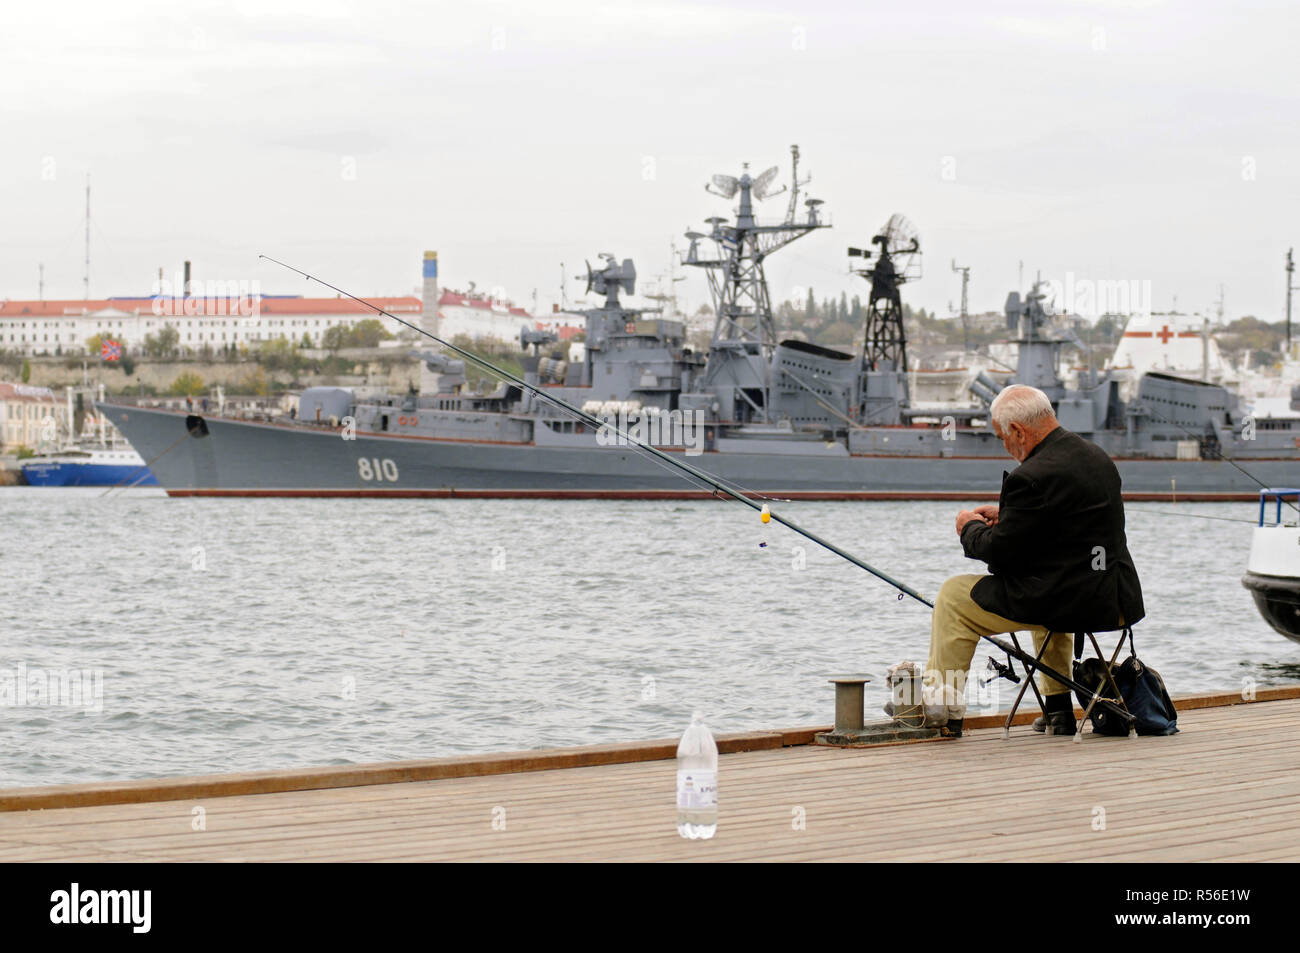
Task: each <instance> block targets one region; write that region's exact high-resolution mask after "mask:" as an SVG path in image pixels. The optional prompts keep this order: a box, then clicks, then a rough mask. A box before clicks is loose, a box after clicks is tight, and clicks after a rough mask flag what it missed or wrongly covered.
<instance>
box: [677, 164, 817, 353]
mask: <svg viewBox="0 0 1300 953" xmlns="http://www.w3.org/2000/svg"><path fill="white" fill-rule="evenodd" d="M790 154H791V179H790V185H789V186H782V187H781V188H780V189H776V190H775V191H773V189H772V185H773V183H774V182H775V180H776V176H777V172H778V167H777V166H772V168H770V169H768V170H767V171H766V172H764V173H763V174H762V175H759V176H757V177H753V176H751V175H750V174H749V172H748V169H749V163H745V164H744V170H742V172H741V174H740V176H739V177H737V176H731V175H715V176H714V177H713V180H712V182H711V184H710V185H706V186H705V187H704V188H705V191H707V192H710V193H711V194H713V195H717V196H719V197H721V198H724V199H730V198H733V197H734V196H735V195H736V194H737V193H739V195H740V205H739V206H738V207H737V210H736V220H735V223H734V224H729V223H728V222H727V220H726V219H725V218H723V217H721V216H714V217H713V218H710V219H707V221H708V223H709V225H710V226H711V229H710V231H709V232H708V233H702V232H694V231H692V232H687V233H686V237H687V238H689V239H690V241H691V245H690V248H689V250H688V251H687V253H686V258H685V262H684V263H685V264H687V265H693V266H694V267H697V268H704V269H705V270H706V271H707V272H708V276H709V291H710V293H711V295H712V297H713V302H714V315H715V317H714V324H713V348H714V349H715V350H716V349H718V348H719V347H722V348H729V349H730V348H736V347H737V346H740V347H742V348H743V350H744V351H745V352H746V353H748V354H762V355H763V356H764V357H770V356H771V354H772V351H773V349H774V348H775V347H776V324H775V322H774V320H773V318H772V302H771V299H770V297H769V296H768V290H767V278H766V276H765V275H764V272H763V261H764V259H766V258H767V256H768V255H771V254H772V253H773V252H775V251H777V250H778V249H781V248H784V247H785V246H786V245H788V244H790V243H791V242H792V241H795V240H796V239H798V238H802V237H803V236H804V235H807V234H808V233H809V232H811V231H813V230H814V229H817V228H826V227H828V226H827V225H825V224H823V223H822V222H821V220H820V209H819V207H820V206H821V204H822V202H821V200H820V199H806V200H805V201H804V205H805V207H806V208H807V217H806V219H805V220H804V221H802V222H800V221H796V216H797V214H798V211H799V192H800V187H801V186H803V185H806V184H807V183H808V181H809V179H808V178H804V179H800V178H799V147H798V146H797V145H794V146H791V147H790ZM787 188H788V189H789V191H790V202H789V206H788V208H787V210H786V215H785V220H784V221H782V222H780V223H778V224H776V225H760V224H758V221H757V220H756V219H755V218H754V200H758V201H762V200H764V199H768V198H772V197H773V196H776V195H780V194H781V193H783V192H785V191H786V190H787ZM701 239H708V240H710V241H712V242H713V243H714V248H715V254H714V257H712V258H702V257H700V251H699V243H700V240H701Z"/></svg>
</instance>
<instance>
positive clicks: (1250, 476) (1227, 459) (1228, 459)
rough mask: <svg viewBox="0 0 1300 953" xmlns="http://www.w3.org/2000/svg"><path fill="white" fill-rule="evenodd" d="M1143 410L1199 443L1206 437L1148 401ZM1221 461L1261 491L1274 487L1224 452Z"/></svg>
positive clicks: (1293, 504)
mask: <svg viewBox="0 0 1300 953" xmlns="http://www.w3.org/2000/svg"><path fill="white" fill-rule="evenodd" d="M1142 409H1143V410H1145V411H1146V412H1147V413H1149V414H1153V415H1155V416H1156V417H1159V418H1160V419H1161V420H1163V421H1164V422H1165V423H1167V424H1169V425H1170V426H1173V427H1177V428H1178V429H1179V430H1181V431H1182V432H1183V433H1185V434H1187V436H1189V437H1191V438H1192V439H1193V440H1196V441H1197V442H1198V443H1199V442H1200V441H1201V440H1202V438H1204V436H1205V435H1204V434H1196V433H1193V432H1192V431H1190V430H1188V429H1187V428H1186V427H1184V426H1183V425H1182V424H1180V423H1178V422H1177V421H1173V420H1170V419H1169V418H1168V417H1166V416H1165V415H1164V414H1162V413H1160V412H1159V411H1157V410H1152V409H1151V407H1150V406H1148V404H1147V402H1146V401H1143V402H1142ZM1248 416H1253V415H1248ZM1216 436H1217V430H1216ZM1219 459H1220V460H1222V461H1223V462H1224V463H1231V464H1232V465H1233V466H1234V467H1235V468H1236V469H1237V470H1239V471H1240V472H1241V473H1242V474H1243V475H1244V476H1245V477H1246V479H1248V480H1252V481H1254V482H1255V483H1258V484H1259V488H1260V489H1261V490H1269V489H1272V487H1270V486H1269V485H1268V484H1267V483H1265V482H1264V481H1263V480H1261V479H1259V477H1257V476H1255V475H1254V474H1253V473H1250V472H1249V471H1248V470H1247V469H1246V468H1245V467H1243V466H1239V465H1238V464H1237V461H1235V460H1234V459H1232V457H1229V456H1227V455H1226V454H1224V453H1223V451H1222V450H1220V451H1219ZM1285 502H1286V504H1287V506H1289V507H1291V509H1293V510H1295V511H1296V512H1297V513H1300V506H1298V505H1297V504H1296V503H1294V502H1292V501H1291V500H1286V501H1285ZM1252 522H1253V521H1252Z"/></svg>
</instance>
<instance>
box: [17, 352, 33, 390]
mask: <svg viewBox="0 0 1300 953" xmlns="http://www.w3.org/2000/svg"><path fill="white" fill-rule="evenodd" d="M19 376H20V378H21V379H22V382H23V383H24V384H26V383H28V382H29V381H30V380H31V379H32V362H31V361H29V360H27V358H23V370H22V373H21V374H20V375H19Z"/></svg>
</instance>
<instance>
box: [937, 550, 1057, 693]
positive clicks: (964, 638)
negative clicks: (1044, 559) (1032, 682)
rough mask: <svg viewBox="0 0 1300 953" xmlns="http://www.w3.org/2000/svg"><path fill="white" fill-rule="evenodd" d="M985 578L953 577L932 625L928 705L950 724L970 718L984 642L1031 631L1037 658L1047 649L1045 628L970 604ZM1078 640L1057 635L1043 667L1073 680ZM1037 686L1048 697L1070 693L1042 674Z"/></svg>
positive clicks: (941, 593) (943, 589)
mask: <svg viewBox="0 0 1300 953" xmlns="http://www.w3.org/2000/svg"><path fill="white" fill-rule="evenodd" d="M983 578H985V577H984V576H983V575H980V574H975V573H971V574H967V575H961V576H953V577H952V578H951V579H949V580H948V581H946V582H945V583H944V584H943V586H942V587H940V589H939V596H938V598H937V599H935V600H934V615H933V616H932V617H931V621H930V659H929V661H928V662H927V663H926V666H925V682H924V685H925V687H924V699H925V704H926V707H927V708H931V707H937V706H939V705H945V706H947V709H948V717H949V718H962V717H964V715H965V712H966V701H965V694H966V678H967V676H968V674H969V672H970V663H971V659H973V658H974V657H975V648H976V646H977V645H978V643H979V640H980V637H981V636H984V635H996V634H997V633H999V632H1025V631H1028V632H1029V633H1030V634H1031V635H1032V636H1033V639H1034V652H1035V653H1037V652H1038V650H1039V649H1040V648H1042V645H1043V640H1044V639H1046V638H1047V637H1048V632H1047V630H1046V629H1045V628H1043V627H1042V626H1041V625H1030V624H1029V623H1027V622H1013V621H1012V620H1010V619H1004V618H1003V617H1002V616H1000V615H994V614H993V613H992V612H988V611H987V610H985V609H981V608H980V607H979V606H978V605H976V604H975V600H974V599H972V598H971V595H970V591H971V589H972V588H973V587H974V585H975V583H977V582H979V581H980V580H981V579H983ZM1073 649H1074V635H1073V634H1072V633H1065V632H1058V633H1056V635H1055V637H1053V638H1052V640H1051V644H1050V645H1048V647H1047V651H1046V652H1044V653H1043V659H1042V661H1043V664H1044V665H1047V666H1048V667H1049V668H1053V669H1055V670H1056V671H1058V672H1060V673H1061V674H1062V675H1069V674H1070V662H1071V661H1072V659H1073V657H1074V651H1073ZM1038 686H1039V689H1040V690H1041V691H1042V693H1043V694H1044V695H1056V694H1059V693H1061V692H1068V691H1069V688H1067V687H1066V686H1064V685H1062V684H1061V683H1060V682H1058V681H1057V680H1056V679H1054V678H1049V677H1048V676H1047V675H1044V674H1042V673H1039V677H1038Z"/></svg>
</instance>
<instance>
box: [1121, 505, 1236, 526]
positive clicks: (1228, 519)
mask: <svg viewBox="0 0 1300 953" xmlns="http://www.w3.org/2000/svg"><path fill="white" fill-rule="evenodd" d="M1124 511H1125V512H1126V513H1150V514H1151V515H1152V516H1176V517H1189V518H1191V519H1195V520H1223V521H1224V522H1225V523H1249V524H1250V525H1251V526H1254V525H1256V524H1255V521H1254V520H1246V519H1241V518H1240V517H1238V516H1209V515H1207V514H1205V513H1182V512H1173V513H1166V512H1164V511H1163V510H1149V509H1147V508H1146V507H1144V506H1126V507H1124Z"/></svg>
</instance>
